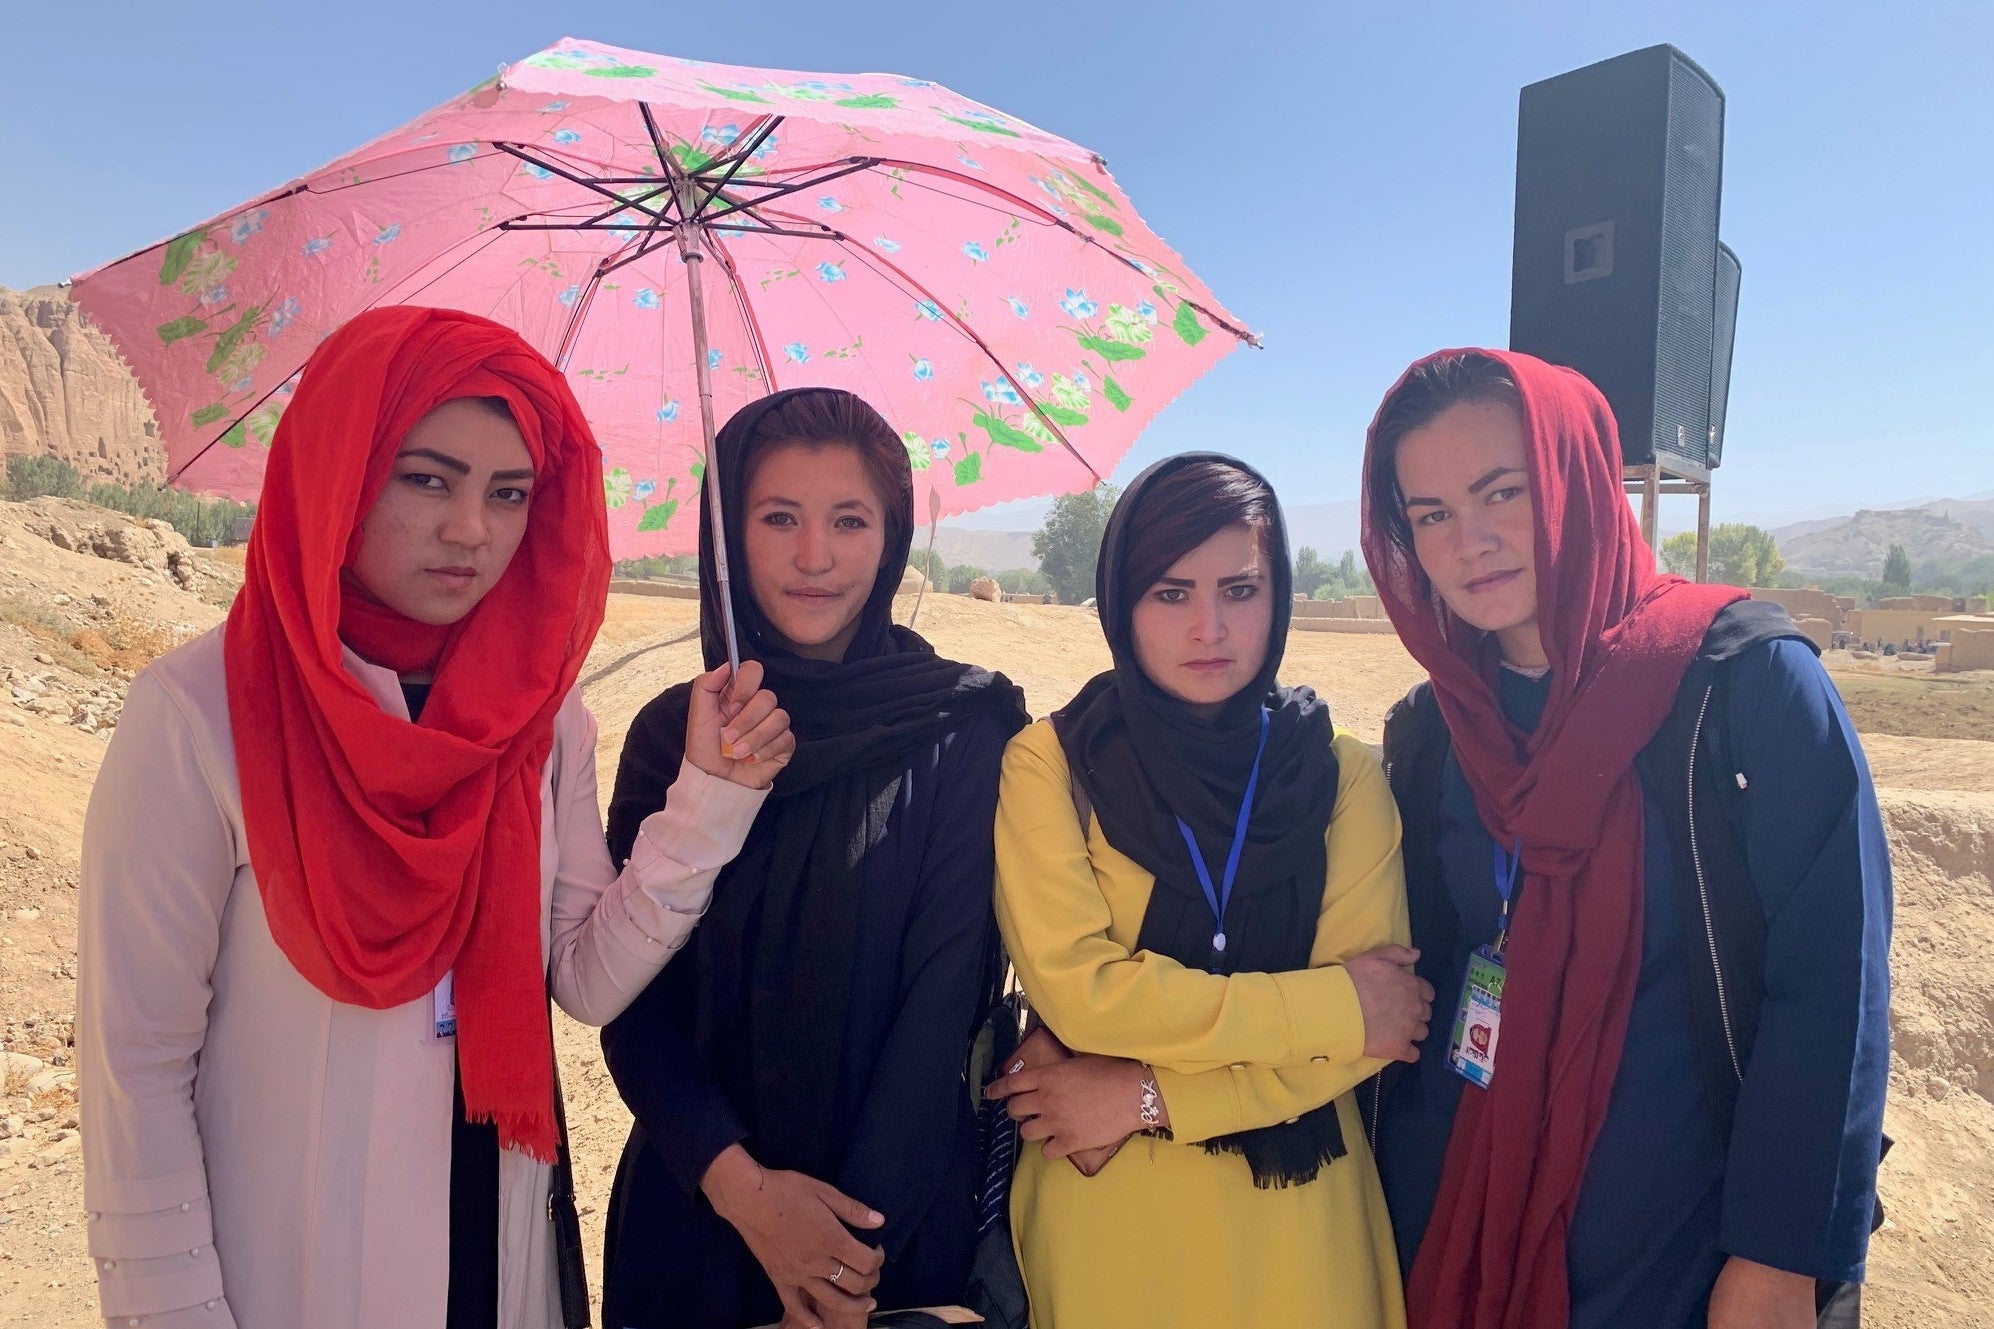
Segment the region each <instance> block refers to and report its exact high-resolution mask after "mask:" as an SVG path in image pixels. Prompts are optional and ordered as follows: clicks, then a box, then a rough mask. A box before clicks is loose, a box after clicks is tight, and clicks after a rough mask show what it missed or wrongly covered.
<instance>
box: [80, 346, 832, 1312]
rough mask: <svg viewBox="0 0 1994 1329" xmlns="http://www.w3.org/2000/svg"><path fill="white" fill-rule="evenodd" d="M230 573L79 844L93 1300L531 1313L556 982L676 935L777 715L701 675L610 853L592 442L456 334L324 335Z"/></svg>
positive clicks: (540, 1275)
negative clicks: (658, 777) (585, 694)
mask: <svg viewBox="0 0 1994 1329" xmlns="http://www.w3.org/2000/svg"><path fill="white" fill-rule="evenodd" d="M247 569H248V570H247V576H246V579H245V582H244V586H243V589H242V592H241V594H239V595H238V596H237V598H236V601H235V604H234V607H233V608H232V609H231V610H230V613H229V618H228V622H227V624H226V625H225V626H224V627H223V628H222V629H219V630H217V631H214V632H211V633H209V634H207V635H206V636H204V637H201V638H199V639H197V640H195V641H192V642H189V643H188V644H187V645H185V646H183V647H181V648H180V649H178V650H176V651H173V652H172V653H170V654H168V655H166V656H164V657H162V658H161V659H159V660H158V661H157V662H155V663H154V664H153V665H152V667H151V668H149V669H147V670H146V671H145V672H144V673H142V674H141V675H140V676H139V677H138V678H137V679H136V680H134V682H133V684H132V687H131V693H130V697H129V699H128V701H127V704H126V708H125V712H124V716H123V721H122V723H121V724H120V726H119V729H118V733H117V737H116V739H115V740H114V741H113V742H112V744H111V747H110V750H109V751H108V752H107V753H106V755H105V760H104V765H103V769H102V772H101V774H100V776H99V778H98V782H97V787H96V791H95V793H94V795H93V797H92V799H91V806H90V812H89V819H88V822H87V824H86V828H85V843H84V851H83V879H82V905H81V926H80V945H79V949H80V952H81V962H82V963H81V972H80V975H79V978H80V982H79V988H80V991H79V1000H78V1017H77V1047H78V1056H79V1067H80V1078H81V1089H82V1098H83V1115H84V1120H85V1123H86V1125H85V1143H84V1161H85V1191H86V1197H87V1202H88V1205H89V1209H90V1226H89V1242H90V1251H91V1255H92V1257H93V1259H94V1261H95V1263H96V1265H97V1274H98V1286H99V1292H100V1298H101V1301H102V1305H103V1311H104V1314H105V1315H106V1317H108V1318H110V1319H112V1320H114V1321H115V1322H117V1323H121V1324H124V1323H129V1324H140V1325H145V1326H148V1327H155V1326H156V1327H158V1329H179V1327H180V1326H196V1325H198V1326H229V1325H238V1326H242V1329H383V1327H384V1326H409V1327H410V1329H432V1327H433V1329H445V1327H446V1326H447V1329H458V1327H459V1326H463V1327H465V1329H469V1327H470V1326H478V1327H479V1329H487V1327H492V1326H500V1325H503V1326H506V1327H507V1329H512V1327H513V1326H534V1327H535V1329H540V1327H544V1326H550V1325H558V1324H559V1323H560V1322H561V1309H560V1298H559V1294H558V1281H559V1280H558V1278H557V1268H556V1262H557V1258H558V1257H557V1252H556V1245H555V1240H554V1236H555V1234H554V1225H553V1224H552V1222H551V1221H550V1219H551V1216H552V1214H553V1206H552V1204H551V1202H550V1198H549V1197H550V1192H549V1187H550V1183H551V1179H552V1170H551V1168H550V1166H549V1165H550V1164H552V1163H553V1162H554V1160H555V1157H556V1153H557V1149H558V1147H559V1145H560V1141H561V1132H560V1128H559V1125H558V1122H559V1108H558V1105H557V1101H556V1098H557V1094H558V1090H557V1088H556V1083H555V1076H554V1046H553V1037H552V1030H551V1025H550V1023H549V1016H548V1007H547V996H548V993H549V992H550V991H551V992H552V994H553V997H554V999H555V1000H556V1001H558V1002H559V1003H560V1004H561V1007H562V1008H563V1009H564V1010H566V1011H567V1012H568V1013H569V1014H570V1015H572V1016H574V1017H575V1018H577V1019H579V1020H582V1021H585V1022H587V1023H590V1024H602V1023H605V1022H606V1021H608V1020H609V1019H611V1018H613V1017H614V1016H616V1015H617V1014H618V1013H619V1012H620V1011H621V1010H622V1009H623V1008H624V1007H625V1006H626V1005H628V1004H629V1002H630V1001H631V1000H632V999H633V998H634V997H635V996H636V995H637V994H638V992H640V991H641V990H642V989H643V987H644V986H645V984H646V983H648V982H649V981H650V979H651V977H652V976H653V975H654V974H656V973H657V971H658V970H659V969H660V968H661V967H662V966H663V965H664V963H665V962H666V960H668V959H669V958H670V957H671V955H672V954H673V953H674V952H675V951H676V950H677V949H678V948H679V947H680V946H682V945H683V944H684V942H685V939H686V936H687V934H688V933H689V932H690V931H691V929H692V926H693V924H694V922H695V921H696V920H697V918H698V917H699V915H700V913H701V912H702V911H703V910H704V908H705V904H706V900H707V897H708V893H709V892H710V890H711V886H712V882H713V878H714V875H715V873H716V872H717V871H718V869H719V868H720V867H721V866H722V865H724V864H725V863H726V862H727V861H728V860H729V859H730V858H732V857H733V855H734V853H735V852H736V851H737V850H738V849H739V847H740V844H741V841H742V839H743V837H744V836H745V834H746V832H747V830H748V827H749V825H750V824H751V823H752V821H753V819H754V816H755V813H756V811H757V810H758V809H759V807H760V805H761V801H762V798H763V796H764V793H765V790H766V787H767V785H768V783H769V781H770V779H772V777H773V773H774V771H775V770H776V769H779V768H780V766H781V765H782V763H783V762H784V761H785V760H786V759H787V755H788V753H789V752H790V750H791V749H792V747H793V743H794V740H793V739H791V738H790V736H789V734H788V732H787V727H788V725H787V719H786V717H785V716H784V715H783V714H782V712H780V711H779V710H778V709H777V708H776V706H775V702H774V699H773V697H771V696H770V695H769V694H768V693H766V692H761V691H758V690H757V689H758V684H759V673H758V671H755V670H754V669H753V667H752V666H750V667H748V668H745V669H744V670H743V671H742V674H741V676H740V677H739V678H738V679H736V680H735V682H734V684H733V686H732V689H731V692H730V693H729V695H727V696H726V697H724V698H723V695H722V694H723V692H728V685H727V683H726V678H725V672H724V670H722V671H715V672H714V673H711V674H708V675H706V676H704V677H703V678H702V679H701V680H700V681H699V686H698V687H697V688H696V689H695V692H694V697H695V705H694V706H693V707H692V708H691V711H690V716H689V719H688V722H687V733H686V742H685V753H686V760H685V762H684V764H683V765H682V767H681V769H680V771H679V774H678V783H677V784H675V785H674V786H673V790H672V806H671V810H670V811H669V812H666V811H663V810H660V811H658V812H657V813H656V814H655V815H654V816H652V817H651V818H649V819H648V820H647V821H646V822H645V825H644V828H643V834H642V837H641V838H642V841H643V844H642V847H641V848H640V850H639V852H637V853H635V854H633V855H632V856H631V860H630V863H629V865H628V866H627V867H626V868H625V869H624V870H623V871H622V873H621V874H619V873H618V872H617V871H616V870H615V869H614V868H613V867H612V866H611V864H610V860H609V855H608V852H607V850H606V848H605V846H604V843H603V839H602V822H601V817H600V813H599V810H598V805H597V799H596V785H595V769H594V761H595V722H594V720H593V719H592V718H591V717H590V716H589V714H588V712H587V710H586V709H585V708H584V707H583V705H582V702H581V697H580V693H579V691H578V690H577V689H576V687H575V679H576V675H577V673H578V672H579V671H580V669H581V665H582V660H583V658H584V657H585V656H586V654H587V653H588V649H589V646H590V644H591V643H592V641H593V640H594V637H595V632H596V629H597V627H598V626H599V625H600V624H601V621H602V613H603V604H604V597H605V593H606V591H607V589H608V578H609V552H608V544H607V538H606V528H605V517H604V508H603V495H602V482H601V454H600V452H599V450H598V449H597V447H596V443H595V440H594V438H593V436H592V435H591V434H590V432H589V428H588V424H587V422H586V421H585V420H584V419H583V418H582V415H581V412H580V410H579V408H578V407H577V406H576V404H575V400H574V397H573V395H572V394H571V393H570V392H569V390H568V388H567V385H566V383H565V382H564V380H563V379H562V377H561V375H560V374H559V373H558V372H557V371H556V370H555V369H554V367H553V366H552V365H550V364H549V363H548V362H547V361H546V359H545V358H544V357H542V356H541V355H540V354H539V353H537V352H536V351H534V350H533V349H532V348H531V347H530V346H528V345H527V344H526V343H525V342H524V341H522V340H521V339H520V338H519V337H518V336H517V335H516V334H515V333H513V332H511V331H509V330H507V329H505V328H503V327H501V326H499V325H498V324H496V323H492V322H489V321H487V320H485V319H481V318H476V317H473V316H471V315H468V314H461V313H456V312H452V311H445V310H435V309H417V308H408V307H399V308H391V309H383V310H377V311H374V312H372V313H368V314H365V315H362V316H361V317H359V318H357V319H354V320H353V321H352V322H350V323H348V324H347V325H346V326H345V327H343V328H342V329H340V330H339V331H338V332H336V333H334V334H333V335H332V336H331V337H330V338H328V339H327V340H326V341H325V343H324V344H323V345H321V346H320V347H319V348H318V350H317V351H316V352H315V353H314V354H313V356H312V358H311V360H310V361H309V362H308V363H307V365H306V367H305V370H304V376H303V378H302V380H301V382H300V383H299V386H298V390H297V393H296V395H295V397H294V399H293V401H292V404H291V406H290V408H289V409H288V410H287V411H286V413H285V415H284V418H283V421H282V423H281V424H280V426H279V428H278V431H277V436H276V438H275V440H274V441H273V443H272V446H271V456H270V462H269V467H268V470H267V472H266V474H265V477H264V487H263V495H262V502H261V505H260V507H259V511H258V516H257V523H256V529H255V532H254V534H253V535H252V536H251V539H250V545H249V551H248V564H247ZM723 739H725V740H727V743H728V746H727V747H726V748H725V749H724V751H725V752H726V753H727V755H725V756H723V755H722V753H723V745H722V741H723ZM574 1254H575V1256H576V1258H579V1252H575V1253H574Z"/></svg>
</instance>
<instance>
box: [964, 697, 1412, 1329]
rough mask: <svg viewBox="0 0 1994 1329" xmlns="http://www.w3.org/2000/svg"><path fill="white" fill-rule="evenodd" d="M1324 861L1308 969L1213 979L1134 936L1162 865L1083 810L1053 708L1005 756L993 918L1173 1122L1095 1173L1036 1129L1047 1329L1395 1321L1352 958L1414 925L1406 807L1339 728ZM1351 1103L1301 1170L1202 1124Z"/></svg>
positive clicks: (1098, 1046)
mask: <svg viewBox="0 0 1994 1329" xmlns="http://www.w3.org/2000/svg"><path fill="white" fill-rule="evenodd" d="M1335 752H1336V758H1337V762H1338V765H1339V769H1340V779H1339V782H1338V790H1337V797H1336V806H1335V809H1334V812H1333V814H1332V816H1331V820H1330V825H1329V835H1328V848H1329V871H1328V882H1327V885H1326V887H1325V889H1324V891H1323V897H1322V915H1321V919H1320V921H1319V922H1318V924H1317V927H1316V940H1315V946H1314V949H1313V952H1312V953H1311V955H1310V960H1309V963H1310V965H1311V966H1312V967H1311V968H1309V969H1307V970H1302V971H1298V972H1294V973H1285V974H1236V975H1232V976H1229V977H1220V976H1217V975H1213V974H1207V973H1204V972H1202V971H1199V970H1196V969H1190V968H1186V967H1185V966H1184V965H1182V964H1179V963H1178V962H1177V961H1175V960H1172V959H1169V958H1166V957H1164V956H1160V955H1156V954H1153V953H1151V952H1149V951H1136V950H1135V949H1134V947H1135V943H1136V937H1137V934H1138V932H1139V931H1140V929H1141V927H1142V917H1143V912H1144V910H1145V909H1146V908H1147V907H1148V904H1149V894H1150V890H1151V888H1152V887H1153V886H1154V884H1155V878H1154V877H1152V876H1151V875H1150V874H1149V873H1148V872H1146V871H1144V870H1143V869H1142V868H1140V867H1138V866H1137V865H1136V864H1135V862H1134V861H1132V860H1131V859H1129V858H1128V857H1127V856H1126V855H1124V854H1122V853H1120V852H1118V851H1117V850H1116V849H1115V848H1114V847H1113V846H1111V845H1110V844H1109V843H1108V842H1107V840H1106V839H1105V838H1104V837H1103V836H1102V834H1101V827H1100V822H1099V821H1098V820H1093V821H1091V822H1090V824H1089V826H1088V828H1087V831H1086V832H1085V834H1084V836H1083V834H1082V831H1081V828H1080V825H1079V823H1078V820H1077V818H1076V817H1075V813H1074V806H1073V798H1072V793H1071V789H1070V786H1069V783H1068V776H1067V764H1066V757H1065V754H1064V752H1063V751H1062V750H1061V749H1060V746H1059V739H1058V737H1057V736H1056V735H1055V734H1054V733H1053V730H1052V726H1051V725H1050V724H1049V723H1047V722H1045V721H1040V722H1039V723H1038V724H1035V725H1033V726H1032V727H1031V728H1029V729H1026V730H1025V731H1024V732H1023V733H1021V734H1019V735H1018V736H1017V737H1016V738H1014V739H1012V740H1011V744H1010V746H1009V747H1008V748H1007V749H1006V751H1005V753H1004V771H1003V783H1002V786H1001V789H1002V792H1001V795H1000V800H999V804H998V810H997V921H998V925H999V926H1000V927H1001V928H1002V930H1003V933H1004V941H1005V944H1006V945H1007V946H1008V947H1009V949H1010V953H1011V960H1012V963H1014V964H1015V965H1016V966H1017V969H1018V975H1019V978H1020V980H1021V981H1022V983H1023V986H1024V989H1025V993H1026V995H1027V996H1028V997H1029V998H1030V999H1031V1001H1032V1002H1033V1004H1034V1006H1035V1007H1036V1009H1037V1010H1038V1011H1039V1013H1040V1014H1041V1015H1042V1016H1043V1017H1044V1018H1045V1021H1046V1023H1047V1024H1048V1025H1050V1026H1051V1028H1052V1031H1053V1032H1054V1033H1055V1034H1057V1035H1058V1036H1059V1037H1060V1039H1061V1040H1062V1041H1063V1042H1065V1043H1066V1044H1067V1045H1068V1046H1069V1047H1071V1048H1073V1049H1074V1050H1076V1051H1081V1052H1097V1053H1102V1054H1105V1055H1110V1056H1117V1057H1131V1058H1135V1059H1137V1060H1140V1061H1145V1062H1148V1063H1149V1064H1150V1065H1151V1066H1152V1067H1154V1069H1155V1071H1156V1079H1157V1086H1158V1088H1160V1089H1161V1090H1162V1092H1163V1100H1164V1103H1165V1105H1166V1106H1167V1108H1168V1110H1169V1114H1170V1123H1171V1135H1172V1138H1171V1139H1168V1140H1166V1139H1162V1138H1159V1137H1154V1136H1146V1135H1138V1136H1136V1137H1135V1138H1134V1139H1132V1140H1130V1141H1129V1143H1128V1144H1126V1145H1125V1146H1123V1148H1122V1150H1121V1152H1120V1153H1118V1154H1117V1155H1115V1157H1114V1158H1113V1159H1112V1160H1111V1161H1110V1162H1109V1163H1108V1165H1107V1167H1106V1168H1104V1169H1103V1170H1102V1171H1101V1172H1100V1173H1099V1174H1097V1175H1096V1176H1093V1177H1082V1176H1081V1175H1080V1174H1079V1172H1077V1171H1075V1170H1074V1168H1073V1166H1072V1164H1070V1163H1068V1162H1066V1161H1065V1160H1063V1159H1061V1160H1050V1159H1047V1158H1046V1157H1044V1155H1043V1154H1041V1153H1040V1152H1039V1149H1038V1148H1037V1147H1036V1146H1034V1145H1031V1144H1026V1145H1025V1146H1024V1147H1023V1149H1022V1151H1021V1156H1020V1159H1019V1164H1018V1172H1017V1179H1016V1181H1015V1183H1014V1185H1013V1187H1012V1192H1011V1222H1012V1231H1013V1233H1014V1239H1015V1241H1016V1244H1017V1251H1018V1261H1019V1264H1020V1265H1021V1266H1022V1268H1023V1270H1024V1275H1025V1286H1026V1291H1027V1292H1028V1293H1029V1295H1030V1298H1031V1313H1032V1324H1033V1326H1034V1329H1119V1327H1120V1326H1128V1329H1178V1327H1179V1326H1183V1327H1184V1329H1192V1327H1193V1326H1195V1327H1196V1329H1206V1327H1207V1326H1209V1327H1211V1329H1232V1326H1239V1327H1240V1329H1344V1327H1346V1326H1347V1327H1348V1329H1400V1326H1402V1325H1403V1324H1404V1323H1405V1312H1404V1308H1403V1305H1402V1300H1401V1294H1400V1282H1399V1270H1398V1260H1397V1256H1396V1255H1395V1253H1394V1250H1393V1245H1392V1232H1391V1223H1390V1221H1389V1219H1388V1217H1387V1215H1386V1212H1385V1200H1384V1196H1383V1194H1382V1192H1381V1191H1380V1190H1379V1187H1378V1173H1377V1167H1376V1165H1375V1163H1374V1162H1373V1160H1372V1157H1371V1151H1370V1147H1369V1145H1368V1143H1367V1142H1366V1138H1365V1130H1364V1126H1363V1123H1362V1122H1361V1121H1360V1119H1359V1114H1358V1112H1357V1110H1356V1104H1355V1101H1354V1099H1353V1097H1352V1095H1351V1092H1350V1091H1351V1090H1352V1089H1354V1088H1355V1087H1356V1086H1357V1085H1358V1084H1360V1083H1361V1082H1363V1081H1364V1080H1365V1079H1366V1078H1367V1077H1369V1076H1370V1075H1372V1074H1374V1073H1375V1072H1376V1071H1377V1070H1378V1069H1379V1067H1380V1066H1382V1065H1383V1063H1382V1062H1380V1061H1378V1060H1376V1059H1375V1058H1370V1057H1366V1056H1364V1055H1363V1043H1364V1032H1363V1018H1362V1015H1361V1013H1360V1012H1359V1009H1358V1005H1357V994H1356V989H1355V988H1354V987H1353V986H1352V985H1351V982H1350V978H1349V975H1348V974H1347V973H1346V972H1345V971H1344V970H1343V969H1342V968H1341V961H1343V960H1345V959H1347V958H1349V957H1350V956H1353V955H1357V954H1359V953H1361V952H1363V951H1366V950H1369V949H1371V948H1372V947H1374V946H1380V945H1383V944H1385V943H1387V942H1399V943H1404V942H1406V941H1407V939H1408V935H1409V927H1408V924H1407V920H1406V904H1405V874H1404V870H1403V867H1402V866H1401V863H1400V860H1399V820H1398V811H1397V809H1396V807H1395V806H1394V805H1393V802H1392V795H1391V790H1390V789H1389V787H1388V786H1387V785H1386V783H1385V778H1384V772H1383V771H1382V769H1380V767H1379V765H1378V761H1377V758H1376V757H1374V756H1372V755H1371V752H1370V749H1368V748H1366V747H1365V746H1364V745H1363V744H1362V743H1360V742H1358V741H1357V740H1356V739H1354V738H1352V737H1351V736H1350V735H1349V734H1347V733H1338V734H1337V735H1336V738H1335ZM1332 1099H1335V1100H1336V1106H1337V1116H1338V1119H1339V1120H1340V1121H1341V1123H1342V1126H1343V1139H1344V1142H1345V1145H1346V1146H1347V1148H1348V1150H1349V1152H1348V1154H1347V1155H1346V1156H1344V1157H1343V1158H1340V1159H1338V1160H1336V1161H1335V1162H1334V1163H1331V1164H1330V1165H1329V1166H1328V1167H1326V1168H1324V1169H1323V1170H1322V1172H1321V1173H1320V1174H1319V1175H1318V1176H1317V1177H1316V1179H1315V1180H1314V1181H1312V1182H1310V1183H1308V1184H1307V1185H1305V1186H1290V1187H1285V1188H1269V1189H1266V1190H1261V1189H1259V1188H1257V1187H1255V1186H1254V1184H1253V1177H1252V1174H1251V1173H1250V1172H1249V1171H1248V1169H1247V1165H1246V1162H1245V1160H1244V1159H1243V1158H1241V1157H1240V1156H1239V1155H1237V1154H1234V1153H1217V1154H1210V1153H1207V1152H1206V1151H1205V1150H1204V1148H1203V1147H1202V1144H1201V1142H1202V1141H1204V1140H1208V1139H1211V1138H1213V1137H1214V1136H1219V1135H1225V1134H1229V1133H1231V1132H1234V1131H1241V1130H1249V1129H1253V1128H1256V1127H1261V1126H1270V1125H1274V1124H1276V1123H1279V1122H1284V1121H1287V1120H1289V1119H1290V1118H1292V1117H1295V1116H1297V1115H1299V1114H1301V1113H1303V1112H1306V1111H1309V1110H1310V1109H1312V1108H1316V1107H1320V1106H1321V1105H1322V1104H1324V1103H1327V1102H1329V1101H1330V1100H1332Z"/></svg>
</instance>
